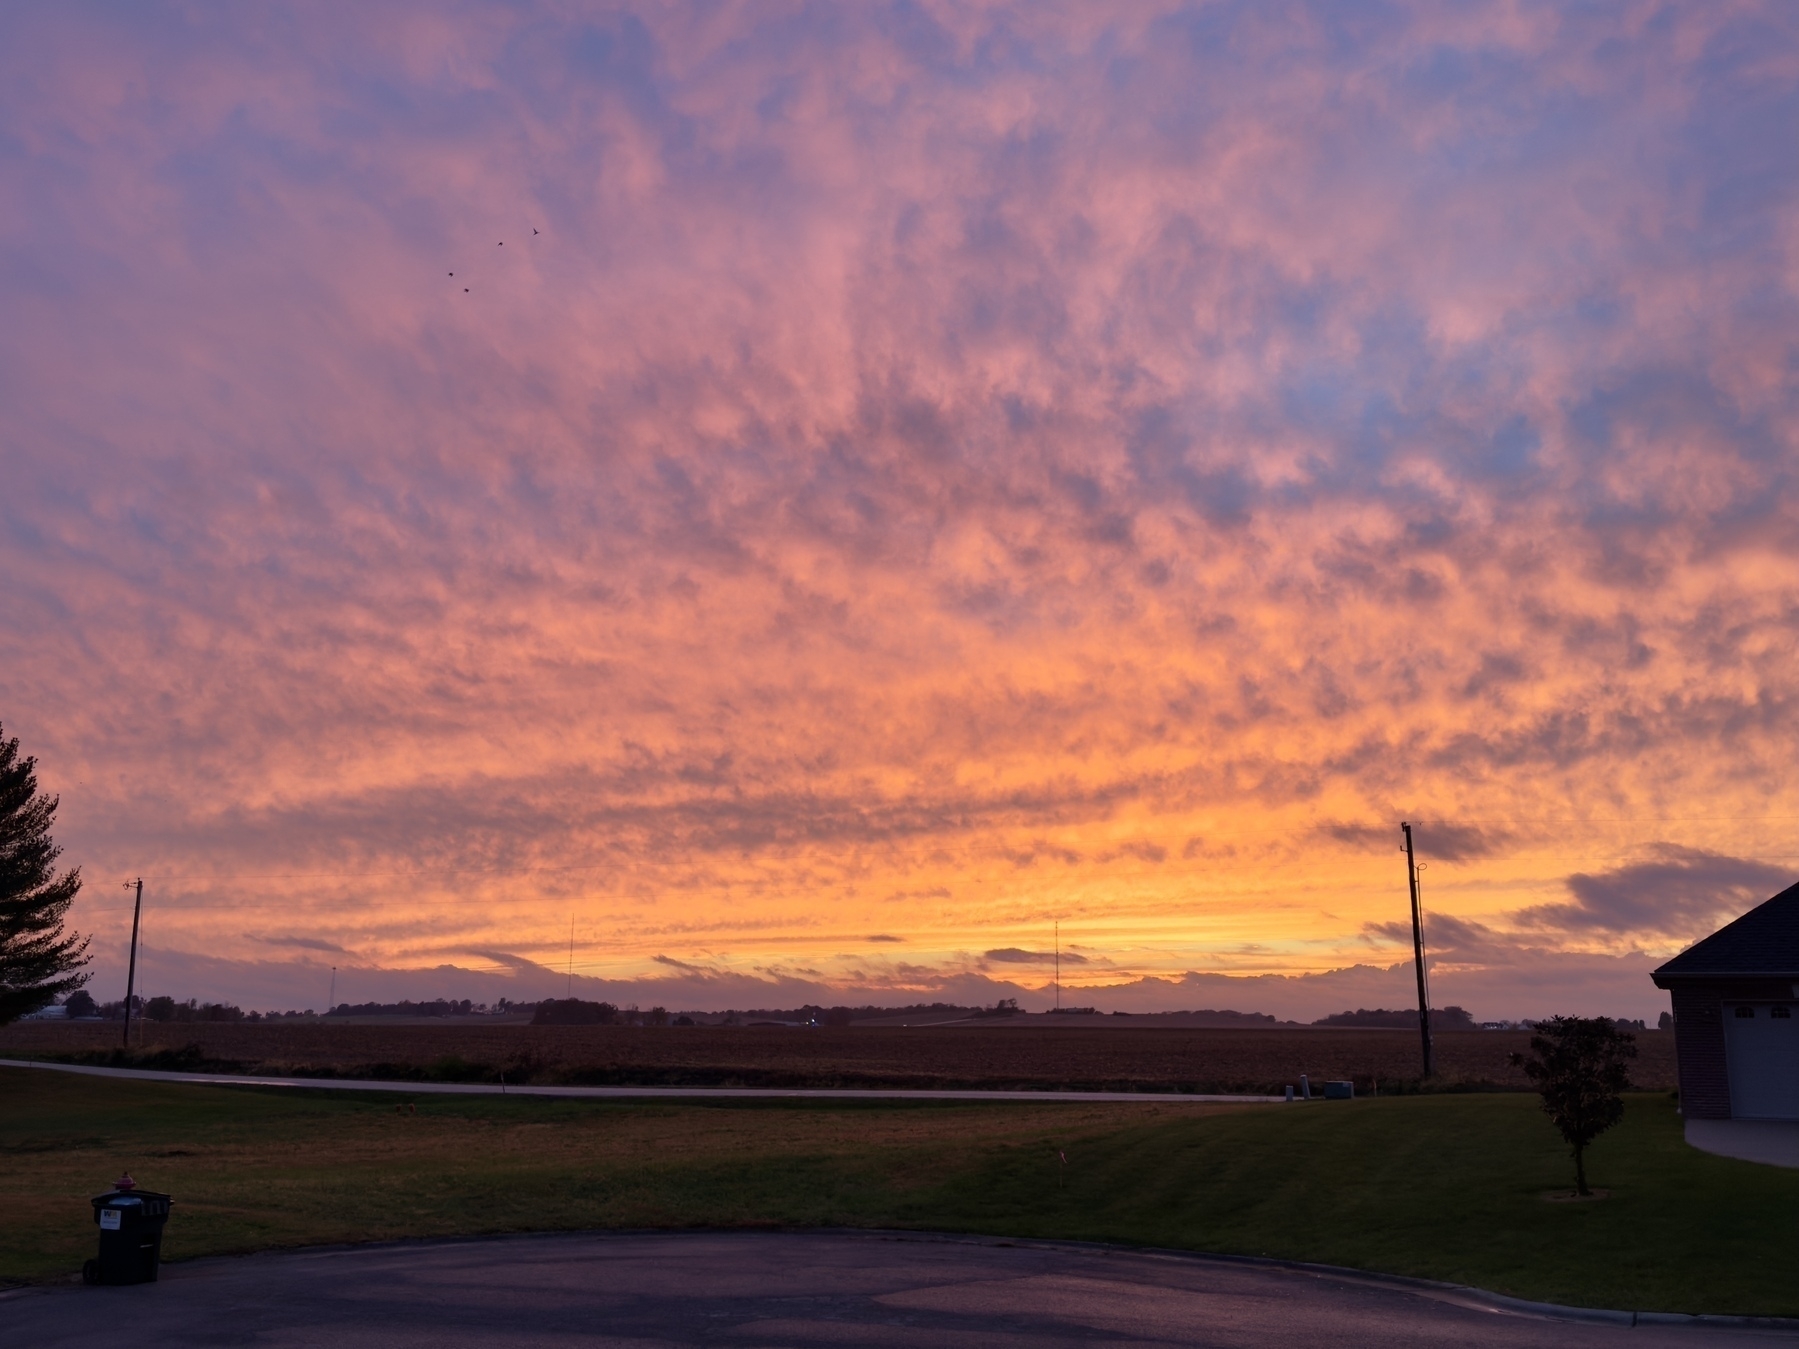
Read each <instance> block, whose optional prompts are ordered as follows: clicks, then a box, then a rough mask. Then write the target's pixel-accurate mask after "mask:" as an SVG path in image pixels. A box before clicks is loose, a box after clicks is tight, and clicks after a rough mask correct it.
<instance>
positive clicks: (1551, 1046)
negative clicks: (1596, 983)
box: [1512, 1016, 1637, 1195]
mask: <svg viewBox="0 0 1799 1349" xmlns="http://www.w3.org/2000/svg"><path fill="white" fill-rule="evenodd" d="M1636 1056H1637V1037H1636V1036H1634V1035H1631V1034H1629V1033H1628V1032H1626V1031H1621V1030H1619V1029H1618V1027H1617V1026H1616V1025H1615V1024H1614V1023H1613V1022H1612V1021H1611V1019H1610V1018H1608V1017H1603V1016H1598V1017H1580V1016H1555V1017H1551V1018H1549V1020H1547V1021H1539V1022H1538V1023H1537V1033H1536V1034H1535V1035H1533V1036H1531V1037H1530V1057H1529V1058H1526V1057H1525V1056H1524V1055H1522V1054H1514V1055H1512V1062H1513V1063H1514V1064H1516V1065H1518V1066H1519V1067H1521V1068H1523V1069H1524V1072H1525V1075H1526V1076H1528V1077H1529V1078H1530V1080H1531V1081H1532V1082H1534V1083H1536V1084H1537V1091H1538V1092H1539V1093H1541V1095H1542V1097H1543V1112H1544V1113H1545V1114H1546V1115H1548V1116H1549V1118H1550V1119H1551V1120H1553V1121H1554V1122H1555V1127H1556V1128H1557V1129H1559V1130H1561V1134H1562V1137H1563V1138H1565V1139H1566V1140H1567V1141H1568V1147H1569V1148H1570V1149H1571V1150H1572V1151H1573V1153H1574V1183H1575V1188H1576V1189H1577V1190H1578V1191H1579V1193H1581V1194H1582V1195H1589V1194H1591V1193H1592V1191H1591V1190H1589V1189H1588V1188H1587V1168H1586V1160H1585V1157H1584V1155H1583V1154H1584V1153H1585V1152H1586V1149H1587V1144H1589V1143H1591V1142H1592V1141H1593V1140H1594V1139H1595V1138H1597V1137H1599V1135H1600V1134H1602V1133H1604V1132H1605V1131H1606V1130H1607V1129H1609V1128H1611V1127H1612V1125H1614V1124H1616V1123H1617V1122H1618V1121H1619V1120H1620V1119H1622V1118H1623V1117H1624V1102H1623V1101H1622V1100H1620V1099H1619V1096H1618V1093H1619V1092H1621V1091H1626V1090H1628V1089H1629V1087H1630V1074H1629V1071H1628V1070H1627V1068H1626V1066H1625V1065H1626V1062H1627V1060H1630V1059H1634V1058H1635V1057H1636Z"/></svg>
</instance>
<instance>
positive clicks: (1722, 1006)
mask: <svg viewBox="0 0 1799 1349" xmlns="http://www.w3.org/2000/svg"><path fill="white" fill-rule="evenodd" d="M1651 978H1653V979H1654V980H1655V983H1656V987H1658V988H1665V989H1667V990H1668V993H1669V994H1670V996H1671V997H1672V999H1673V1002H1674V1044H1675V1049H1676V1052H1677V1053H1678V1054H1679V1056H1680V1107H1681V1113H1682V1114H1683V1115H1684V1116H1685V1117H1686V1129H1687V1141H1688V1142H1689V1143H1692V1144H1693V1145H1694V1146H1695V1147H1700V1148H1704V1149H1706V1150H1707V1151H1708V1152H1721V1153H1724V1154H1726V1155H1728V1156H1733V1157H1746V1158H1749V1159H1750V1160H1753V1161H1765V1162H1772V1163H1775V1164H1778V1165H1785V1166H1799V885H1795V886H1792V887H1791V888H1789V889H1786V890H1782V891H1781V892H1780V893H1779V894H1778V895H1775V896H1774V898H1772V899H1770V900H1768V901H1767V902H1766V903H1764V904H1760V905H1757V906H1756V907H1755V908H1753V909H1751V910H1750V911H1749V912H1748V913H1746V914H1744V915H1743V916H1742V917H1741V918H1739V919H1737V920H1736V921H1735V922H1734V923H1731V924H1728V925H1727V926H1725V927H1721V928H1719V929H1718V930H1717V931H1716V932H1714V933H1712V935H1711V936H1709V937H1707V938H1705V940H1703V941H1701V942H1697V943H1695V944H1694V945H1692V946H1690V947H1688V948H1687V949H1686V950H1685V951H1682V952H1681V953H1680V954H1679V955H1677V956H1675V957H1674V959H1672V960H1670V961H1669V962H1668V963H1667V964H1666V965H1663V966H1662V967H1661V968H1660V969H1658V970H1656V971H1655V973H1654V974H1653V975H1652V976H1651Z"/></svg>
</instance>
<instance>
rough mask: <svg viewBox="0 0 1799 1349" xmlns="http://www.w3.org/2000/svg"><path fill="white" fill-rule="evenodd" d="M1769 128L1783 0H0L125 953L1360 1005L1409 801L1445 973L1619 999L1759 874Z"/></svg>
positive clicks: (58, 555) (1781, 156)
mask: <svg viewBox="0 0 1799 1349" xmlns="http://www.w3.org/2000/svg"><path fill="white" fill-rule="evenodd" d="M1796 124H1799V9H1795V8H1794V7H1792V6H1791V5H1787V4H1784V3H1779V2H1778V0H1773V2H1771V3H1738V2H1734V0H1703V2H1702V3H1691V4H1681V3H1626V2H1621V3H1616V4H1606V5H1584V4H1566V3H1560V4H1548V3H1545V4H1535V3H1524V2H1523V0H1518V2H1517V3H1494V4H1489V5H1469V4H1461V3H1442V4H1439V3H1425V2H1423V0H1420V3H1413V4H1405V3H1338V2H1336V0H1321V2H1320V3H1316V4H1303V3H1275V2H1266V0H1265V2H1259V3H1241V4H1240V3H1228V2H1221V3H1201V4H1179V3H1143V4H1131V3H1114V4H1081V5H1063V4H1057V3H1054V2H1053V0H1032V2H1031V3H1028V4H1019V3H993V4H984V3H973V2H964V3H956V4H931V3H919V2H917V0H911V2H908V3H874V2H872V0H871V3H868V4H857V5H811V4H803V3H794V4H782V3H774V2H773V0H770V2H768V3H757V4H753V5H751V4H729V3H709V4H681V3H669V4H655V5H643V6H635V7H634V6H602V5H574V4H549V3H546V4H516V5H500V4H480V5H458V4H455V3H430V4H422V3H421V4H404V3H395V4H388V5H382V6H378V7H351V8H346V7H343V6H334V5H309V4H297V5H286V6H255V7H244V6H236V5H226V4H200V3H163V4H158V3H141V4H139V3H134V4H129V5H127V4H91V5H80V6H76V5H68V4H61V3H38V2H35V0H24V2H22V3H16V4H9V5H8V6H6V7H5V9H4V10H3V11H0V316H3V317H0V407H4V409H5V415H4V417H3V418H0V578H3V579H4V584H0V724H4V727H5V732H6V734H7V735H8V736H14V735H16V736H18V737H20V739H21V742H22V749H23V750H24V752H26V753H29V754H33V755H35V756H36V757H37V759H38V764H39V775H40V780H41V782H42V784H43V785H44V787H45V788H46V789H47V790H49V791H52V792H54V793H57V794H58V795H60V798H61V807H60V812H59V815H58V829H57V837H58V840H59V842H60V843H61V844H62V845H63V846H64V848H65V855H64V861H65V863H67V864H70V865H79V866H80V867H81V868H82V873H83V875H84V877H85V878H86V888H85V889H84V891H83V893H82V895H81V897H80V899H79V900H78V901H77V903H76V906H75V908H74V910H73V913H72V922H73V924H74V926H75V927H76V928H77V929H78V930H80V931H83V932H91V933H92V934H93V939H94V945H93V950H94V954H95V962H94V965H93V970H94V976H95V977H94V983H93V986H92V987H93V991H94V992H95V993H96V995H97V996H100V997H102V998H116V997H118V996H120V995H121V994H122V991H123V973H124V970H123V965H124V952H125V949H126V944H127V941H128V938H129V926H130V917H131V912H130V900H131V895H130V893H129V892H128V891H127V890H126V889H125V888H124V883H125V882H126V881H127V880H129V879H131V878H134V877H137V876H142V877H143V878H144V881H145V888H144V920H143V924H144V925H143V943H144V947H143V954H142V960H141V966H142V968H141V971H140V975H141V978H140V988H142V989H144V990H146V991H149V992H152V993H169V994H172V995H175V996H197V997H202V998H211V997H228V998H230V999H232V1000H235V1001H239V1002H241V1003H242V1004H243V1005H245V1006H256V1007H266V1006H283V1007H285V1006H312V1005H317V1006H323V1005H324V1002H325V1000H326V998H327V997H328V996H330V994H329V992H328V990H334V991H335V994H336V996H337V998H338V999H339V1000H344V999H346V998H347V999H353V1000H358V1001H360V1000H366V999H389V998H395V997H400V996H429V997H435V996H452V997H476V998H482V999H488V998H492V997H498V996H503V995H509V996H513V997H515V998H516V997H520V996H529V997H535V996H543V995H545V994H546V993H550V992H554V993H562V992H567V991H575V992H578V993H582V994H584V995H587V996H602V995H604V996H608V997H612V998H613V999H614V1000H616V1001H621V1002H639V1003H642V1004H643V1005H645V1006H648V1005H650V1004H652V1003H661V1004H664V1005H668V1006H671V1007H687V1008H694V1009H699V1008H706V1007H726V1006H737V1007H744V1006H789V1005H795V1004H796V1003H798V1002H803V1001H823V1002H826V1003H830V1002H835V1001H849V1002H879V1003H905V1002H914V1001H931V1000H934V999H937V998H947V999H952V1000H963V1001H988V1002H990V1001H992V999H993V998H995V997H998V996H1009V995H1019V996H1022V998H1023V1000H1024V1002H1025V1004H1026V1005H1027V1006H1038V1007H1041V1006H1045V1005H1048V1003H1049V1002H1050V1001H1052V1000H1053V999H1054V997H1055V996H1057V995H1056V991H1055V987H1054V978H1055V974H1054V961H1055V953H1056V951H1057V950H1058V949H1059V950H1060V952H1061V966H1060V970H1061V984H1062V989H1061V997H1062V1000H1063V1001H1064V1002H1065V1003H1074V1004H1076V1005H1096V1006H1100V1007H1102V1008H1106V1009H1122V1010H1155V1009H1166V1008H1175V1007H1222V1006H1230V1007H1236V1008H1239V1009H1241V1010H1248V1011H1267V1012H1273V1013H1275V1014H1277V1015H1282V1016H1306V1017H1311V1016H1322V1015H1324V1014H1325V1013H1327V1012H1331V1011H1337V1010H1342V1009H1344V1008H1345V1007H1352V1006H1374V1005H1386V1006H1393V1005H1403V1004H1404V1003H1405V1002H1407V1001H1409V1000H1410V999H1411V998H1412V996H1413V994H1412V974H1411V969H1410V965H1409V957H1410V925H1409V911H1408V897H1407V890H1406V872H1405V859H1404V857H1403V855H1402V853H1401V851H1400V844H1401V836H1400V828H1399V826H1400V822H1401V821H1402V820H1406V821H1410V822H1411V823H1412V824H1413V825H1414V827H1415V830H1416V837H1417V845H1418V850H1419V857H1420V860H1421V861H1423V862H1424V863H1425V869H1424V870H1423V872H1422V873H1421V876H1422V883H1423V893H1424V906H1425V912H1426V935H1427V940H1428V942H1429V944H1430V947H1431V950H1432V953H1433V961H1434V963H1433V967H1432V974H1431V977H1432V989H1433V996H1434V998H1435V999H1436V1001H1438V1002H1439V1003H1442V1002H1456V1003H1460V1004H1462V1005H1465V1006H1467V1007H1468V1008H1469V1009H1470V1010H1471V1011H1473V1012H1474V1014H1475V1015H1476V1016H1477V1017H1482V1018H1500V1017H1507V1018H1510V1017H1520V1016H1536V1015H1547V1014H1549V1013H1551V1012H1555V1011H1567V1012H1582V1013H1595V1012H1604V1013H1608V1014H1613V1015H1630V1016H1649V1017H1653V1016H1654V1015H1655V1013H1656V1012H1657V1011H1658V1010H1659V1009H1661V1008H1664V1007H1665V1006H1666V1002H1665V995H1663V994H1660V993H1659V992H1658V991H1657V990H1655V989H1654V988H1653V986H1652V985H1651V984H1650V982H1649V979H1648V977H1647V972H1648V971H1649V970H1650V969H1652V968H1653V967H1654V966H1655V964H1657V963H1659V961H1660V960H1662V959H1665V958H1666V957H1667V956H1669V955H1671V954H1673V953H1674V952H1675V951H1678V950H1679V949H1681V948H1682V947H1683V946H1684V945H1686V944H1687V943H1689V942H1690V941H1692V940H1693V939H1694V938H1696V937H1698V936H1701V935H1704V934H1705V933H1706V932H1709V931H1710V930H1712V929H1713V928H1714V927H1715V926H1717V925H1718V924H1719V923H1721V922H1723V921H1725V920H1726V919H1728V918H1730V917H1733V916H1735V915H1736V914H1738V913H1741V912H1743V911H1744V910H1745V909H1747V908H1748V907H1750V906H1751V905H1753V904H1754V903H1756V902H1758V901H1759V900H1761V899H1764V898H1766V897H1767V896H1768V895H1770V894H1772V893H1774V892H1775V891H1776V890H1778V889H1781V888H1783V887H1784V886H1786V885H1787V884H1789V883H1791V882H1792V881H1793V880H1794V879H1795V878H1796V877H1799V846H1795V843H1794V841H1793V836H1794V834H1795V831H1799V753H1796V750H1799V663H1796V662H1795V660H1794V656H1795V640H1794V633H1795V616H1796V613H1799V491H1796V484H1795V479H1794V470H1795V465H1796V459H1795V450H1796V448H1799V136H1796V135H1795V134H1794V128H1795V125H1796ZM333 967H336V973H335V975H332V973H331V970H332V968H333ZM333 979H334V983H327V980H333ZM509 990H510V993H509V992H508V991H509Z"/></svg>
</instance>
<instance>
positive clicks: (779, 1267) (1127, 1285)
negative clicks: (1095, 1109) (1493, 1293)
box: [0, 1232, 1799, 1349]
mask: <svg viewBox="0 0 1799 1349" xmlns="http://www.w3.org/2000/svg"><path fill="white" fill-rule="evenodd" d="M1481 1303H1482V1300H1481V1299H1480V1298H1478V1297H1470V1296H1464V1295H1461V1294H1454V1293H1439V1292H1420V1291H1418V1290H1414V1289H1407V1288H1402V1287H1397V1286H1393V1285H1385V1284H1382V1283H1380V1282H1379V1281H1362V1280H1358V1279H1355V1278H1353V1277H1339V1276H1333V1275H1325V1274H1318V1273H1313V1272H1306V1271H1296V1270H1285V1269H1276V1268H1264V1267H1259V1266H1247V1265H1234V1264H1230V1263H1226V1262H1219V1261H1207V1260H1203V1259H1184V1258H1180V1257H1174V1256H1163V1255H1154V1254H1139V1253H1132V1252H1120V1251H1110V1250H1102V1249H1082V1248H1070V1247H1060V1246H1050V1245H1043V1246H1034V1245H1017V1246H1015V1245H1008V1244H1004V1243H1001V1242H998V1241H994V1240H978V1239H969V1240H957V1239H953V1238H930V1237H918V1238H911V1237H900V1236H894V1235H882V1234H872V1233H843V1232H826V1233H671V1234H661V1233H658V1234H649V1235H643V1234H622V1235H610V1234H578V1235H555V1236H530V1237H512V1238H499V1239H491V1240H477V1241H458V1242H441V1243H422V1244H408V1245H393V1246H375V1247H361V1248H348V1249H335V1250H320V1251H306V1252H298V1253H290V1254H271V1255H258V1256H248V1257H244V1258H241V1259H211V1260H197V1261H193V1262H191V1263H187V1264H181V1265H174V1266H169V1267H167V1268H165V1269H164V1271H163V1280H162V1282H161V1283H158V1284H150V1285H144V1286H140V1287H135V1288H84V1287H80V1286H73V1285H72V1286H66V1287H53V1288H43V1289H32V1290H28V1291H26V1292H23V1293H16V1294H12V1295H9V1296H7V1297H6V1298H4V1299H3V1300H0V1344H4V1345H5V1346H8V1349H10V1347H11V1346H14V1345H18V1346H24V1345H31V1346H34V1349H55V1347H56V1346H63V1345H68V1346H71V1347H75V1346H78V1347H79V1349H93V1346H95V1345H100V1344H128V1345H131V1346H132V1349H151V1347H152V1346H162V1345H181V1346H196V1345H215V1344H217V1345H225V1344H229V1345H271V1346H288V1345H321V1346H344V1347H345V1349H348V1347H349V1346H357V1347H360V1346H377V1345H378V1346H383V1347H384V1349H392V1347H404V1346H415V1345H416V1346H421V1349H422V1347H423V1346H432V1347H433V1349H462V1347H463V1346H474V1345H509V1346H565V1345H621V1346H623V1345H631V1346H646V1347H647V1346H653V1345H692V1344H709V1345H742V1346H764V1345H767V1346H773V1345H851V1346H858V1347H861V1346H895V1347H896V1349H897V1347H898V1346H908V1347H910V1346H919V1347H921V1349H922V1347H923V1346H929V1347H930V1349H963V1346H967V1347H968V1349H974V1347H975V1346H981V1349H1011V1347H1013V1346H1016V1347H1017V1349H1025V1347H1026V1346H1030V1347H1031V1349H1044V1347H1046V1346H1061V1345H1099V1344H1105V1345H1131V1346H1142V1347H1144V1349H1147V1347H1148V1346H1155V1345H1215V1346H1236V1345H1290V1344H1308V1343H1310V1344H1330V1345H1333V1346H1336V1347H1337V1349H1355V1347H1356V1346H1376V1345H1378V1346H1382V1347H1383V1349H1387V1347H1388V1346H1406V1345H1467V1346H1495V1347H1497V1346H1506V1347H1507V1349H1510V1347H1511V1346H1545V1347H1547V1346H1556V1347H1557V1349H1569V1347H1579V1346H1589V1345H1591V1346H1607V1345H1619V1346H1622V1345H1645V1344H1653V1345H1695V1344H1717V1343H1721V1342H1733V1343H1748V1342H1750V1341H1755V1342H1760V1343H1780V1342H1784V1343H1799V1335H1793V1334H1786V1333H1780V1332H1773V1333H1770V1332H1767V1331H1760V1332H1756V1331H1743V1330H1737V1329H1730V1328H1718V1327H1706V1326H1695V1325H1686V1326H1662V1325H1655V1326H1638V1327H1635V1328H1632V1327H1630V1326H1628V1325H1602V1324H1591V1323H1582V1322H1571V1321H1561V1320H1553V1319H1545V1318H1541V1317H1536V1316H1529V1315H1520V1314H1517V1313H1516V1312H1507V1311H1502V1310H1496V1309H1494V1308H1493V1307H1491V1306H1483V1305H1481Z"/></svg>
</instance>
